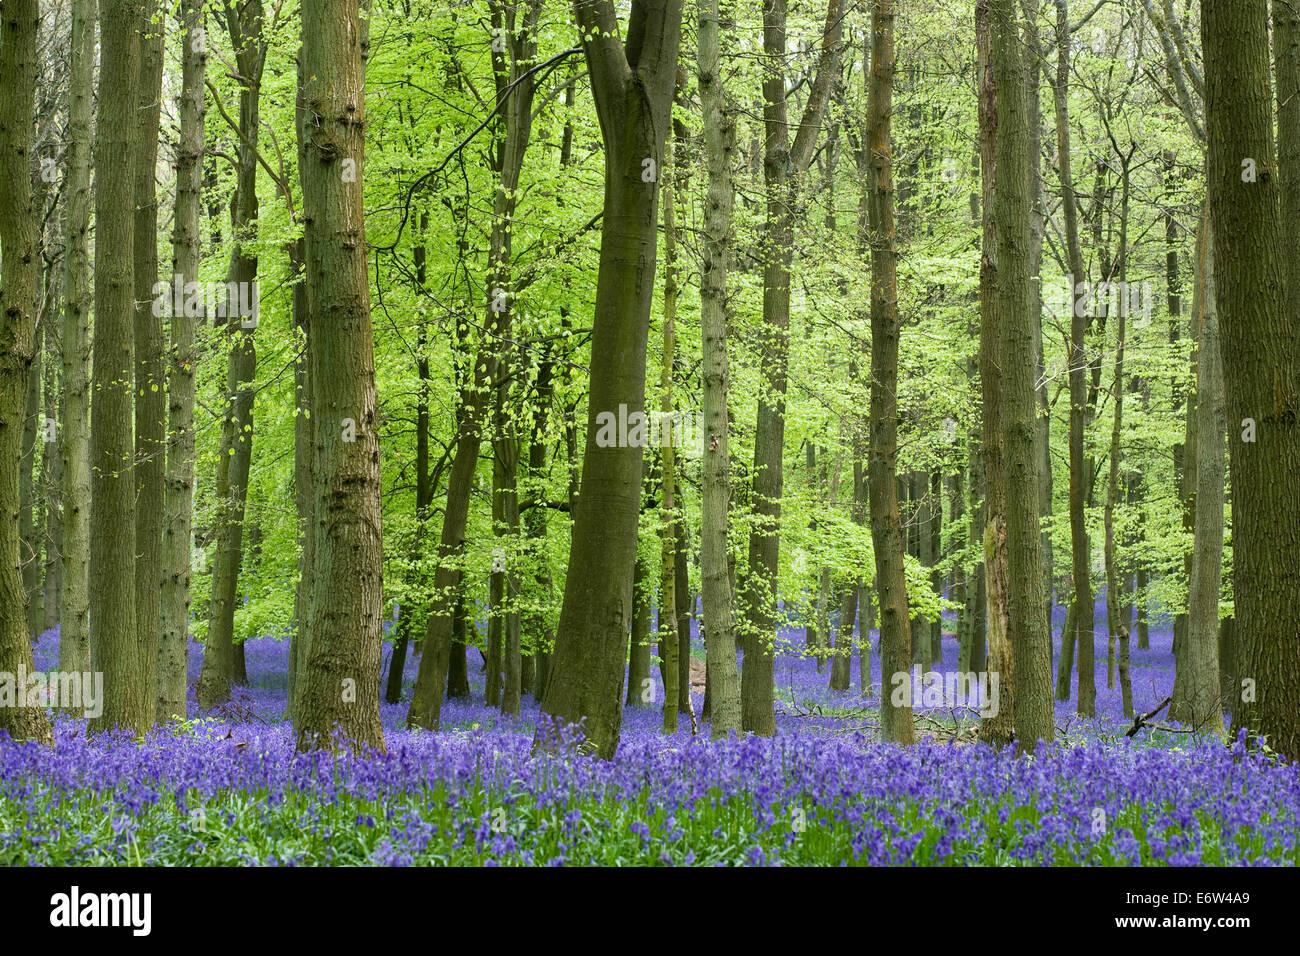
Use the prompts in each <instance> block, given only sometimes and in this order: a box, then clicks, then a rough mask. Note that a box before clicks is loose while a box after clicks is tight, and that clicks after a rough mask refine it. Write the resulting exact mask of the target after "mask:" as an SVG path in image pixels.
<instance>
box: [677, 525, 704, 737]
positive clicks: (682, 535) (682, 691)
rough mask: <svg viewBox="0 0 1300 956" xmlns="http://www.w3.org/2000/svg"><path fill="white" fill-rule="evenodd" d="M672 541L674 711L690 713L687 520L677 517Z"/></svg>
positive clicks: (694, 729)
mask: <svg viewBox="0 0 1300 956" xmlns="http://www.w3.org/2000/svg"><path fill="white" fill-rule="evenodd" d="M673 543H674V545H675V547H674V549H673V563H674V565H675V568H674V571H673V588H674V590H675V592H676V594H675V599H674V603H675V604H676V607H677V712H678V713H679V714H687V715H689V716H692V717H693V716H694V714H695V703H694V701H693V700H692V699H691V610H692V608H694V607H695V595H694V594H692V593H691V582H690V569H689V557H688V553H687V543H686V522H684V521H682V520H680V519H679V520H678V521H677V534H676V539H675V541H674V542H673ZM706 683H707V677H706ZM698 730H699V728H698V726H697V725H696V723H695V722H694V721H692V723H691V732H692V733H696V732H698Z"/></svg>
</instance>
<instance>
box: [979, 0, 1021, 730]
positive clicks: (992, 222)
mask: <svg viewBox="0 0 1300 956" xmlns="http://www.w3.org/2000/svg"><path fill="white" fill-rule="evenodd" d="M992 17H993V14H992V8H991V6H990V3H989V2H988V0H979V2H978V3H976V5H975V39H976V50H977V56H978V72H977V76H978V77H979V89H978V92H979V142H980V171H981V186H982V193H981V203H980V208H981V212H982V219H983V221H982V223H981V247H982V248H981V255H980V360H979V361H980V391H981V398H982V416H983V419H982V426H983V434H982V435H981V438H982V442H981V451H982V456H983V457H982V464H983V468H984V514H983V519H984V523H983V528H982V547H983V554H984V592H985V602H986V608H987V632H986V655H985V659H986V666H987V667H988V669H989V670H990V671H992V672H993V673H996V674H998V675H999V678H998V679H999V686H1000V687H1002V688H1006V687H1008V686H1009V685H1010V686H1012V687H1014V679H1015V663H1016V662H1015V659H1014V657H1013V655H1012V653H1011V644H1010V631H1011V627H1010V621H1009V615H1010V613H1011V608H1010V600H1009V595H1008V593H1007V588H1008V579H1009V577H1010V574H1011V572H1010V568H1009V566H1008V558H1007V548H1006V521H1007V517H1006V477H1005V475H1006V463H1005V461H1004V449H1005V430H1004V428H1003V422H1002V403H1003V399H1002V335H1001V305H1000V303H999V294H1000V291H1001V276H1000V273H999V271H998V264H999V261H1000V255H1001V246H1000V244H999V242H998V223H997V220H996V217H995V208H994V197H995V195H996V192H995V188H994V187H995V186H996V184H997V183H998V182H999V173H1000V172H1001V170H1000V162H1001V156H1000V154H999V152H998V148H997V147H998V135H997V133H998V100H999V99H1000V98H1001V95H1002V83H1001V82H999V81H998V79H997V77H996V76H995V70H994V64H993V53H992ZM973 656H974V655H973V654H972V657H973ZM971 668H972V669H974V662H973V661H972V664H971ZM999 704H1000V706H999V709H998V712H997V713H996V714H990V715H989V716H987V717H985V718H984V719H983V721H982V722H981V725H980V737H981V739H984V740H987V741H989V742H990V743H991V744H992V745H993V746H995V747H1003V746H1005V745H1006V744H1008V743H1009V742H1010V741H1011V738H1012V736H1013V734H1014V733H1015V696H1014V694H1012V693H1006V692H1005V691H1004V692H1002V693H1001V694H1000V699H999Z"/></svg>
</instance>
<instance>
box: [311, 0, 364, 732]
mask: <svg viewBox="0 0 1300 956" xmlns="http://www.w3.org/2000/svg"><path fill="white" fill-rule="evenodd" d="M360 36H361V22H360V16H359V11H358V5H357V0H316V2H314V3H310V4H307V5H305V6H304V8H303V12H302V53H301V56H302V58H303V76H304V78H305V83H304V90H303V100H304V103H305V106H306V110H305V112H304V113H303V114H302V115H301V116H300V118H299V121H300V122H301V124H302V131H301V135H302V138H303V142H304V147H303V153H304V155H305V159H306V162H305V163H304V164H303V166H302V168H301V169H300V170H299V174H300V178H301V180H302V195H303V214H304V222H305V223H306V230H305V236H304V237H305V239H306V269H305V276H306V281H307V285H308V288H309V290H310V291H309V301H310V303H311V305H312V307H313V309H314V310H317V311H318V313H319V315H320V316H321V321H320V322H314V323H313V325H312V331H311V337H310V339H309V349H308V351H309V354H310V361H311V373H310V375H311V383H312V396H311V400H312V404H311V408H312V414H313V417H314V418H315V420H316V427H315V429H314V432H315V441H316V458H315V472H316V474H315V479H316V484H315V488H316V507H315V512H316V542H315V559H316V567H315V573H314V575H313V582H312V602H311V618H310V622H309V625H308V626H309V628H310V633H311V647H310V654H309V656H308V657H307V661H306V668H305V673H304V674H303V675H302V676H303V677H304V678H305V681H304V687H303V688H302V698H301V700H300V707H299V708H298V710H299V713H297V714H295V721H296V723H295V728H294V729H295V731H296V734H297V738H298V746H299V748H300V749H305V748H310V747H314V746H320V745H325V744H327V743H330V742H333V741H334V740H336V739H338V738H339V737H341V738H343V739H344V740H346V741H351V742H354V743H355V744H360V745H366V746H372V747H377V748H380V749H382V748H383V746H384V737H383V730H382V728H381V726H380V723H379V668H380V642H381V640H382V635H381V632H380V622H379V618H380V615H381V613H382V595H383V535H382V531H381V526H380V522H381V520H382V519H381V514H380V506H379V492H380V474H379V434H378V425H379V422H378V418H377V409H376V399H375V364H374V355H373V352H372V345H371V343H372V340H373V339H372V332H371V326H370V283H369V279H368V275H367V269H366V249H365V209H364V203H363V193H362V183H363V181H364V180H363V171H364V151H365V85H364V78H363V71H362V61H361V54H362V49H361V43H360ZM348 161H350V163H349V162H348ZM349 172H350V173H351V174H350V175H349ZM349 426H351V427H349ZM349 436H350V437H351V438H352V439H353V440H347V441H345V440H344V439H345V438H348V437H349Z"/></svg>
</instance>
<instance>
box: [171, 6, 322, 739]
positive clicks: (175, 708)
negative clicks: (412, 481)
mask: <svg viewBox="0 0 1300 956" xmlns="http://www.w3.org/2000/svg"><path fill="white" fill-rule="evenodd" d="M203 2H204V0H185V2H184V3H183V4H182V6H181V94H180V139H179V141H178V142H177V145H176V209H175V224H174V227H173V229H172V273H173V276H180V281H181V282H182V283H183V284H185V285H188V284H189V283H191V282H198V279H199V263H200V261H201V248H200V245H199V222H200V216H201V209H202V207H201V202H202V191H203V116H204V113H205V111H206V109H205V100H204V95H203V89H204V77H205V74H206V71H207V62H208V58H207V52H206V51H207V39H206V35H205V34H204V33H203V32H201V31H202V30H203ZM173 281H175V280H174V279H173ZM297 296H298V287H297V286H295V287H294V297H295V299H296V298H297ZM197 318H198V316H197V315H191V314H190V310H189V309H185V308H181V309H173V310H172V313H171V342H170V346H171V347H170V352H169V365H170V368H169V369H168V376H167V434H168V438H167V474H166V492H165V500H164V517H163V563H162V567H163V581H162V611H161V622H162V632H161V636H160V638H159V641H158V708H157V712H158V716H159V717H160V718H163V719H166V718H169V717H182V718H183V717H185V710H186V708H185V703H186V700H185V697H186V693H185V690H186V676H187V674H186V668H187V664H188V653H187V652H188V650H189V625H190V572H191V569H192V561H193V557H192V551H191V543H190V541H191V538H192V536H193V523H194V371H195V365H196V364H197V362H198V354H197V351H196V349H195V347H194V337H195V331H196V329H197V326H198V323H197V322H196V321H195V320H196V319H197ZM295 424H296V423H295ZM295 477H296V476H295ZM291 666H292V665H291ZM291 697H292V695H291Z"/></svg>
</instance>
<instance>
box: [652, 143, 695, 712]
mask: <svg viewBox="0 0 1300 956" xmlns="http://www.w3.org/2000/svg"><path fill="white" fill-rule="evenodd" d="M684 132H685V130H684V129H683V130H677V129H674V135H677V134H679V133H684ZM675 154H676V149H675V140H674V139H673V138H670V139H669V140H668V143H667V146H666V156H665V163H664V170H665V173H664V183H663V207H664V211H663V217H664V218H663V231H664V306H663V357H662V360H661V363H660V369H659V400H660V410H661V413H662V414H661V417H660V425H659V444H660V458H661V460H662V462H663V493H662V499H661V508H662V512H661V514H660V518H661V521H662V524H661V525H660V529H659V656H660V657H662V658H663V661H664V710H663V732H664V733H665V734H675V733H677V714H678V712H679V709H680V704H681V700H680V697H681V654H682V649H681V646H680V643H681V642H680V634H679V632H678V630H677V528H678V525H679V523H680V522H681V515H680V513H679V506H678V503H677V449H676V447H675V446H674V442H675V441H677V440H678V436H677V435H676V434H675V433H674V427H673V403H674V400H673V363H674V360H675V358H676V354H677V294H678V288H679V282H680V277H679V272H680V270H679V267H678V263H677V221H676V213H677V210H676V203H675V201H674V193H675V187H676V179H677V177H678V175H679V169H678V166H677V162H676V156H675ZM686 641H687V647H686V657H687V659H688V661H689V658H690V631H689V630H688V631H687V632H686ZM687 673H688V675H689V663H688V671H687ZM686 691H687V693H688V694H689V693H690V686H689V676H688V684H687V688H686Z"/></svg>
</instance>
